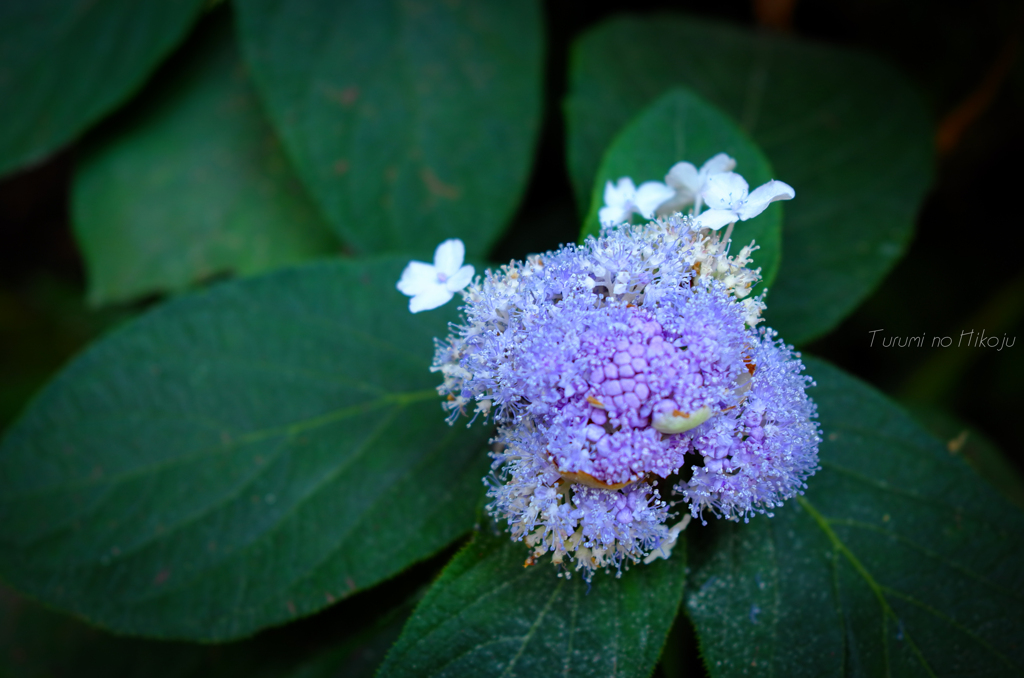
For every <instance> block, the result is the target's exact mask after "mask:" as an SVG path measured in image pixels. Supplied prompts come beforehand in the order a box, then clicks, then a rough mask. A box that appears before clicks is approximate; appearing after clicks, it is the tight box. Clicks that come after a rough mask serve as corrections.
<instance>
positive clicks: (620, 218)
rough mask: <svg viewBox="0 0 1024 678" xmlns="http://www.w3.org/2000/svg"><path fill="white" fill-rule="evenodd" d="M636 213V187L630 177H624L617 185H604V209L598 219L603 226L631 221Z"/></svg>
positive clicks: (609, 183)
mask: <svg viewBox="0 0 1024 678" xmlns="http://www.w3.org/2000/svg"><path fill="white" fill-rule="evenodd" d="M635 211H636V185H635V184H633V180H632V179H630V178H629V177H622V178H621V179H619V180H618V181H617V182H616V183H614V184H613V183H612V182H610V181H609V182H608V183H606V184H605V185H604V207H602V208H601V211H600V212H598V214H597V218H598V221H600V222H601V223H602V224H621V223H622V222H624V221H629V217H630V215H631V214H633V212H635Z"/></svg>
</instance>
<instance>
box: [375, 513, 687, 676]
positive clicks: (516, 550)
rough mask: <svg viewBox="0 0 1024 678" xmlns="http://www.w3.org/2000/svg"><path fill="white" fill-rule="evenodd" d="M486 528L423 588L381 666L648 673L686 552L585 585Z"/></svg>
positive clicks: (417, 671) (488, 672)
mask: <svg viewBox="0 0 1024 678" xmlns="http://www.w3.org/2000/svg"><path fill="white" fill-rule="evenodd" d="M527 555H528V549H527V548H526V547H525V546H523V544H522V542H513V541H511V540H510V539H509V538H508V535H507V534H504V533H502V534H498V535H495V534H492V533H488V532H486V531H484V532H480V533H478V534H477V536H476V538H475V540H474V541H473V542H472V543H470V544H469V545H468V546H467V547H466V548H465V549H463V550H462V552H461V553H459V554H458V555H457V556H456V557H455V559H454V560H452V562H451V563H450V564H449V565H448V567H447V568H446V569H445V571H444V572H443V573H442V574H441V577H440V579H438V581H437V582H436V583H435V584H434V586H433V587H432V588H431V589H430V590H429V591H428V592H427V595H426V596H425V597H424V598H423V602H421V603H420V605H419V607H417V609H416V612H414V613H413V616H412V618H411V619H410V620H409V623H408V624H406V627H405V630H404V631H403V632H402V636H401V638H399V640H398V642H397V643H396V644H395V647H394V649H392V650H391V652H390V653H389V654H388V657H387V659H386V660H385V662H384V665H383V666H382V667H381V671H380V674H379V675H380V678H392V677H394V676H415V677H416V678H423V677H424V676H480V677H481V678H483V677H486V676H506V677H511V676H550V675H556V674H557V675H560V676H587V677H589V676H605V675H610V676H644V677H646V676H649V675H650V674H651V672H652V671H653V670H654V664H655V662H656V661H657V660H658V655H659V654H660V653H661V646H662V643H664V642H665V636H666V635H667V634H668V630H669V627H671V626H672V619H673V618H674V617H675V613H676V609H677V608H678V606H679V602H680V599H681V598H682V594H683V580H684V568H685V565H686V553H685V551H684V550H681V549H679V547H678V546H677V547H676V549H675V550H674V551H673V553H672V557H671V558H670V559H668V560H658V561H655V562H654V563H652V564H651V565H636V566H633V567H632V568H631V569H630V570H629V571H628V572H625V573H624V574H623V575H622V577H621V578H620V579H617V578H615V577H614V576H612V575H608V574H604V573H597V574H595V575H594V578H593V582H592V586H591V585H588V584H587V583H586V582H584V581H582V580H581V579H580V577H579V576H578V575H577V576H575V577H573V578H572V579H564V578H560V577H558V576H557V575H558V573H557V571H556V570H555V568H554V567H552V566H551V564H550V561H549V560H548V559H547V558H545V559H541V561H540V562H538V563H537V564H536V565H534V566H532V567H528V568H526V569H524V568H523V561H524V559H525V558H526V556H527Z"/></svg>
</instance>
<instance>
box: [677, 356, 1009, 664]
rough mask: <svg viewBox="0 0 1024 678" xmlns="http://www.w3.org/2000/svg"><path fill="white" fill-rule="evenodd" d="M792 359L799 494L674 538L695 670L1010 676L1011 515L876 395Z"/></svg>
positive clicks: (830, 370) (959, 463) (819, 366)
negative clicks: (803, 384)
mask: <svg viewBox="0 0 1024 678" xmlns="http://www.w3.org/2000/svg"><path fill="white" fill-rule="evenodd" d="M807 364H808V368H809V371H810V373H811V374H813V375H814V376H815V378H816V380H817V382H818V386H817V388H814V389H812V390H811V393H812V395H813V397H814V399H815V401H816V402H817V403H818V408H819V412H820V417H821V424H822V429H823V434H824V438H825V440H824V442H823V444H822V446H821V466H822V468H821V470H820V471H819V472H818V473H817V474H816V475H815V476H814V477H812V478H811V479H810V480H809V481H808V489H807V494H806V495H805V496H804V497H800V498H798V499H796V500H791V501H789V502H787V503H786V505H785V506H783V507H782V508H780V509H777V510H776V515H775V517H774V518H766V517H758V518H755V519H753V520H751V522H750V524H749V525H733V524H725V525H721V524H720V525H715V526H714V527H713V528H712V529H708V530H706V532H705V533H703V534H700V533H694V532H691V535H690V536H691V542H690V548H691V554H692V560H693V561H694V563H695V565H694V574H693V579H692V584H691V588H689V589H688V590H689V593H688V598H687V610H688V612H689V614H690V616H691V618H692V619H693V620H694V623H695V624H696V626H697V630H698V633H699V635H700V638H701V646H702V651H703V655H704V658H705V661H706V663H707V665H708V668H709V670H710V671H711V675H713V676H716V677H718V676H723V677H724V676H738V675H750V674H753V675H777V676H827V675H851V674H852V675H866V676H883V675H884V676H890V675H896V676H902V675H972V676H1004V675H1011V674H1014V675H1016V674H1018V673H1020V672H1021V671H1022V670H1024V645H1022V644H1021V642H1020V639H1021V637H1022V635H1024V605H1022V603H1024V578H1022V576H1021V567H1020V564H1021V562H1024V514H1022V513H1021V512H1020V511H1019V510H1018V509H1016V508H1014V507H1013V506H1011V505H1010V504H1008V503H1007V502H1006V501H1005V500H1003V499H1002V498H1001V497H999V496H998V495H997V494H996V493H995V492H994V491H993V490H992V488H991V487H989V486H988V485H987V484H986V483H984V482H983V481H982V480H980V479H979V478H978V477H977V476H976V475H975V474H974V473H973V472H972V471H971V469H970V468H969V467H968V466H967V465H966V464H965V463H964V462H963V460H962V459H961V458H960V457H959V456H956V455H952V454H950V453H949V452H948V451H947V450H946V449H945V448H944V447H943V446H942V444H941V443H939V442H938V441H937V440H935V439H934V438H931V437H930V436H929V435H927V434H926V433H925V432H924V431H922V430H921V429H920V428H919V427H918V426H917V424H916V423H915V422H914V421H912V420H911V419H910V417H909V416H907V415H906V414H904V413H903V411H902V410H900V409H899V408H898V407H896V406H895V405H894V404H892V403H891V402H889V401H887V400H886V399H885V398H884V397H882V396H881V395H879V394H878V393H876V392H874V391H872V390H871V389H870V388H868V387H867V386H866V385H864V384H862V383H860V382H858V381H856V380H854V379H852V378H851V377H849V376H846V375H844V374H843V373H842V372H840V371H839V370H837V369H836V368H834V367H831V366H829V365H827V364H825V363H823V362H820V361H816V360H808V361H807ZM691 530H693V528H692V527H691ZM698 532H699V531H698ZM700 537H703V538H700Z"/></svg>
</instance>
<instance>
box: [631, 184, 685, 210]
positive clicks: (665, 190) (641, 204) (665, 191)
mask: <svg viewBox="0 0 1024 678" xmlns="http://www.w3.org/2000/svg"><path fill="white" fill-rule="evenodd" d="M675 194H676V192H675V191H674V190H673V189H671V188H669V187H668V186H666V185H665V184H663V183H661V182H660V181H645V182H644V183H642V184H640V188H638V189H637V191H636V200H635V201H634V202H636V207H637V211H639V212H640V214H642V215H643V217H644V219H650V218H651V217H653V216H654V210H656V209H658V206H659V205H661V203H663V202H665V201H666V200H669V199H671V198H673V197H675Z"/></svg>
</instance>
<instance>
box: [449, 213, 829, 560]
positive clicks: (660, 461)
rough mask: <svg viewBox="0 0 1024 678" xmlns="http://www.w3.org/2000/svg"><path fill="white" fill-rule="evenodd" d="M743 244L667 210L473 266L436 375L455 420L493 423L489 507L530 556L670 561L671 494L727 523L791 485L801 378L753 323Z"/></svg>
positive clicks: (804, 401)
mask: <svg viewBox="0 0 1024 678" xmlns="http://www.w3.org/2000/svg"><path fill="white" fill-rule="evenodd" d="M752 249H753V248H751V247H746V248H743V249H742V250H741V252H740V253H739V254H737V255H735V256H732V257H730V256H729V255H728V242H725V243H723V242H720V241H719V239H718V236H717V234H714V233H709V232H708V231H707V230H703V231H702V230H700V229H698V228H697V227H696V226H695V225H694V222H693V220H692V218H690V217H683V216H674V217H669V218H666V219H660V220H658V221H655V222H652V223H651V224H648V225H646V226H643V227H631V226H622V227H620V228H618V229H606V230H605V231H603V232H602V235H601V237H600V238H591V239H590V240H588V241H587V243H586V244H585V245H583V246H579V247H577V246H566V247H564V248H562V249H560V250H558V251H555V252H549V253H546V254H544V255H540V256H535V257H531V258H528V259H527V260H526V261H525V262H513V263H511V264H509V265H508V266H505V267H502V268H501V269H500V270H497V271H488V272H487V273H486V274H485V275H484V277H483V278H482V279H478V280H477V281H475V282H474V283H472V284H471V285H470V287H469V288H468V289H467V290H466V291H465V292H464V293H463V295H464V297H465V300H466V301H465V304H464V305H463V307H462V312H463V318H464V321H463V324H462V325H460V326H457V327H454V328H453V333H452V334H451V336H449V337H448V338H447V340H445V341H444V342H439V344H438V348H437V353H436V357H435V363H434V367H433V369H434V370H435V371H440V372H441V373H442V374H443V375H444V384H443V385H442V386H441V387H440V389H439V390H440V392H441V393H442V395H446V396H447V401H446V402H447V407H448V408H449V409H450V413H451V416H452V418H453V419H454V418H456V417H458V416H459V415H460V414H467V415H471V416H474V417H475V416H478V415H481V414H482V415H483V416H484V417H487V416H492V417H493V418H494V420H495V422H496V423H497V424H498V433H497V436H496V438H495V441H494V442H495V450H496V451H495V452H494V453H493V457H494V460H495V461H494V468H495V474H494V475H492V476H491V477H490V478H489V482H490V484H491V487H490V490H489V496H490V497H491V503H490V504H489V506H488V509H489V511H490V512H491V514H492V515H494V516H496V517H499V518H502V519H504V520H505V521H507V523H508V525H509V530H510V532H511V534H512V537H513V538H514V539H517V540H523V541H525V542H526V544H527V545H528V546H529V547H530V548H531V549H532V554H531V555H530V558H529V559H528V562H532V561H533V560H534V559H536V558H538V557H540V556H542V555H544V554H545V553H547V552H551V553H552V559H553V561H554V562H555V563H556V564H562V563H563V562H564V561H565V560H566V558H571V559H572V560H573V561H574V562H575V565H576V569H577V570H582V572H583V574H584V576H585V577H589V576H591V575H592V573H593V572H594V570H596V569H604V568H609V567H611V568H615V569H616V570H617V571H621V568H622V567H623V565H628V563H630V562H636V561H638V560H640V559H647V560H650V559H652V558H653V557H657V556H667V555H668V553H669V551H670V549H671V546H672V544H673V543H674V541H675V538H676V535H677V533H678V530H679V529H680V528H679V527H676V528H672V527H670V526H669V525H668V522H669V521H670V520H671V519H672V518H673V517H674V516H675V512H674V510H673V509H674V507H675V506H677V505H679V504H681V503H683V502H685V503H686V504H688V508H689V511H688V512H689V514H690V515H692V516H693V517H700V518H702V519H703V517H704V514H705V513H706V512H710V513H713V514H715V515H719V516H721V517H724V518H728V519H732V520H736V519H740V518H747V517H749V516H750V515H752V514H754V513H757V512H768V511H770V510H771V509H772V508H773V507H776V506H778V505H780V504H781V502H782V501H783V500H785V499H786V498H788V497H791V496H793V495H794V494H797V493H799V492H800V491H801V489H802V488H803V487H804V482H805V480H806V478H807V477H808V476H809V475H811V474H812V473H814V471H815V470H816V468H817V446H818V442H819V437H818V427H817V424H816V422H815V421H814V416H815V408H814V404H813V403H812V402H811V400H810V399H809V398H808V397H807V395H806V393H805V390H806V388H807V387H808V386H809V385H810V383H811V382H810V379H809V378H808V377H806V376H804V375H803V374H801V371H802V369H803V366H802V365H801V363H800V361H799V358H798V356H797V355H795V354H794V353H793V352H792V350H791V349H790V348H789V347H787V346H785V345H784V344H782V343H781V342H779V341H777V340H776V338H775V335H774V333H773V332H772V331H771V330H767V329H760V330H759V329H756V328H755V325H756V324H757V323H758V322H759V320H760V318H759V316H760V312H761V310H762V309H763V308H764V303H763V299H762V298H761V297H754V298H752V297H750V288H751V287H752V285H753V284H755V283H756V282H757V280H758V279H759V272H760V271H759V270H751V269H749V268H747V266H746V265H747V264H748V263H749V255H750V252H751V251H752ZM470 410H472V412H471V411H470ZM687 519H688V517H687Z"/></svg>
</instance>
